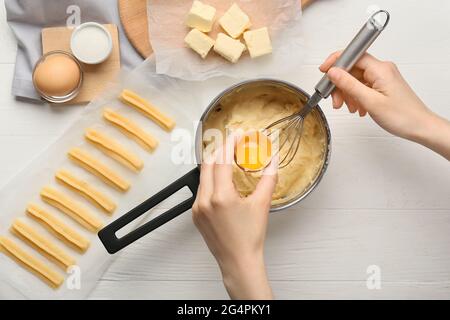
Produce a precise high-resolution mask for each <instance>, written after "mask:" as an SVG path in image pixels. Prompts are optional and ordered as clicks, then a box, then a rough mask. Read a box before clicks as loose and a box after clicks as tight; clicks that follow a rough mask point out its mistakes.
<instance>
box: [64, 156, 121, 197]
mask: <svg viewBox="0 0 450 320" xmlns="http://www.w3.org/2000/svg"><path fill="white" fill-rule="evenodd" d="M69 158H70V159H71V160H73V161H74V162H75V163H77V164H78V165H80V166H81V167H82V168H84V169H86V170H87V171H89V172H90V173H92V174H93V175H95V176H97V177H99V178H100V179H102V180H103V181H104V182H105V183H107V184H109V185H111V186H113V187H114V188H117V189H118V190H119V191H122V192H125V191H127V190H128V189H129V188H130V183H129V182H128V181H126V180H125V179H123V178H122V177H121V176H119V175H118V174H117V173H116V172H114V171H113V170H111V169H110V168H109V167H107V166H106V165H104V164H103V163H101V162H100V161H99V160H97V159H96V158H94V157H93V156H91V155H90V154H89V153H87V152H86V151H84V150H81V149H80V148H72V149H70V151H69Z"/></svg>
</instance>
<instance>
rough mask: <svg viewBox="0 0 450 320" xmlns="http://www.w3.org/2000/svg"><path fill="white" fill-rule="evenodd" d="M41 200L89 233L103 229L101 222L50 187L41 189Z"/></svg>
mask: <svg viewBox="0 0 450 320" xmlns="http://www.w3.org/2000/svg"><path fill="white" fill-rule="evenodd" d="M41 198H42V200H44V201H45V202H47V203H48V204H50V205H51V206H53V207H55V208H57V209H59V210H60V211H62V212H64V213H65V214H67V215H68V216H69V217H71V218H72V219H73V220H75V221H76V222H78V223H79V224H80V225H81V226H83V227H84V228H86V229H87V230H89V231H92V232H97V231H98V230H100V229H101V228H102V227H103V224H102V222H101V221H100V220H98V219H97V218H95V217H94V216H93V215H92V214H91V213H90V212H89V211H88V210H87V209H86V208H84V207H82V206H81V205H79V204H78V203H76V202H75V201H73V200H72V199H70V198H69V197H68V196H66V195H65V194H63V193H62V192H60V191H58V190H56V189H53V188H52V187H44V188H42V190H41Z"/></svg>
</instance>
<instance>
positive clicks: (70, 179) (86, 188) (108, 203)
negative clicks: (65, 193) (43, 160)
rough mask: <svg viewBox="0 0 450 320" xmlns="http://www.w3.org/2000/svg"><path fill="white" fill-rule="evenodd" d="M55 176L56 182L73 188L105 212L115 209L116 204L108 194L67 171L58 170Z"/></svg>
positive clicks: (111, 211)
mask: <svg viewBox="0 0 450 320" xmlns="http://www.w3.org/2000/svg"><path fill="white" fill-rule="evenodd" d="M55 178H56V180H57V181H58V182H61V183H62V184H64V185H65V186H67V187H69V188H70V189H72V190H75V191H76V192H78V193H79V194H81V195H82V196H83V197H85V198H86V199H88V200H89V201H91V202H92V203H93V204H95V205H96V206H98V207H100V208H101V209H102V210H104V211H105V212H107V213H109V214H111V213H113V212H114V210H115V209H116V204H115V203H114V202H113V201H112V200H111V199H110V198H109V197H108V196H106V195H105V194H103V193H102V192H100V191H98V190H97V189H95V188H94V187H93V186H91V185H90V184H89V183H87V182H86V181H83V180H81V179H78V178H77V177H75V176H74V175H73V174H71V173H70V172H69V171H67V170H58V172H56V175H55Z"/></svg>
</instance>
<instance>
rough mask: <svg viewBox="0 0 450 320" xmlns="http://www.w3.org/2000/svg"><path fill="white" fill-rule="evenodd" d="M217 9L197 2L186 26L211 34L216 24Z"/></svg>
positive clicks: (193, 5)
mask: <svg viewBox="0 0 450 320" xmlns="http://www.w3.org/2000/svg"><path fill="white" fill-rule="evenodd" d="M215 15H216V9H215V8H214V7H211V6H209V5H207V4H203V3H201V2H200V1H197V0H195V1H194V3H193V4H192V7H191V10H190V11H189V13H188V16H187V18H186V25H187V26H188V27H191V28H197V29H198V30H200V31H203V32H210V31H211V29H212V26H213V24H214V16H215Z"/></svg>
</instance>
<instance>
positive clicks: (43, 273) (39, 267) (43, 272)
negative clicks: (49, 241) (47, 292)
mask: <svg viewBox="0 0 450 320" xmlns="http://www.w3.org/2000/svg"><path fill="white" fill-rule="evenodd" d="M0 251H2V252H3V253H5V254H6V255H7V256H8V257H10V258H11V259H13V260H14V261H15V262H17V263H18V264H19V265H20V266H22V267H24V268H25V269H27V270H28V271H30V272H32V273H33V274H35V275H36V276H38V277H39V278H40V279H42V280H43V281H44V282H45V283H47V284H48V285H49V286H51V287H52V288H58V287H60V286H61V284H62V283H63V282H64V278H63V277H62V276H61V275H60V274H59V273H57V272H56V271H54V270H53V269H52V268H51V267H49V266H48V265H47V264H45V263H44V262H43V261H41V260H40V259H38V258H36V257H34V256H32V255H30V254H29V253H27V252H26V251H25V250H23V249H22V248H21V247H20V246H19V245H18V244H16V243H15V242H14V241H12V240H11V239H8V238H6V237H2V236H0Z"/></svg>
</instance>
